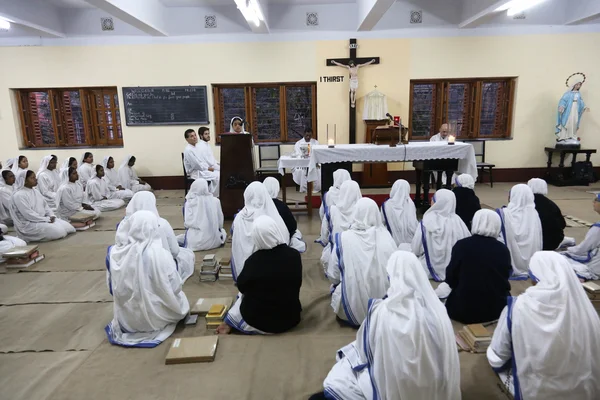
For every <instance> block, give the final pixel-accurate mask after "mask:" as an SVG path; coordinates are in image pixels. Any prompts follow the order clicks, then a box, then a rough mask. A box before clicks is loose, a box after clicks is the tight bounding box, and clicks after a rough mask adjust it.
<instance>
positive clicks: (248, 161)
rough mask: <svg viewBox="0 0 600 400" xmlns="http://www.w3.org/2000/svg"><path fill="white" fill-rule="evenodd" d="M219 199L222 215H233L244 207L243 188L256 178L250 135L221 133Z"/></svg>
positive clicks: (228, 216) (226, 216) (227, 216)
mask: <svg viewBox="0 0 600 400" xmlns="http://www.w3.org/2000/svg"><path fill="white" fill-rule="evenodd" d="M220 136H221V183H220V185H221V186H220V188H219V189H220V199H221V208H223V216H224V217H225V218H233V216H234V215H235V214H236V213H237V212H238V211H239V210H240V209H242V208H243V207H244V190H245V189H246V187H247V186H248V185H249V184H250V183H252V182H253V181H254V180H256V171H255V164H254V151H253V143H252V135H247V134H240V133H222V134H221V135H220Z"/></svg>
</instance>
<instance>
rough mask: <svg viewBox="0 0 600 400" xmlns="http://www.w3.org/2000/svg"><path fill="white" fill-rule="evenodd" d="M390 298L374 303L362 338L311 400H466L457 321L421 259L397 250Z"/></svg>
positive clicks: (346, 349)
mask: <svg viewBox="0 0 600 400" xmlns="http://www.w3.org/2000/svg"><path fill="white" fill-rule="evenodd" d="M386 270H387V275H388V276H389V279H390V284H389V289H388V290H387V296H386V297H385V298H384V299H383V300H379V299H372V300H370V301H369V311H368V315H367V318H366V320H365V322H364V323H363V324H362V326H361V327H360V329H359V331H358V333H357V334H356V340H355V341H354V342H352V343H350V344H349V345H347V346H345V347H343V348H342V349H340V350H339V351H338V352H337V357H336V358H337V364H335V365H334V367H333V368H332V370H331V371H330V372H329V375H327V378H326V379H325V381H324V382H323V386H324V388H325V392H324V393H320V394H317V395H314V396H313V397H311V400H313V399H314V400H318V399H344V400H365V399H381V400H398V399H402V400H404V399H407V400H460V398H461V393H460V365H459V360H458V352H457V351H456V342H455V338H454V331H453V329H452V323H451V322H450V319H449V318H448V315H447V313H446V310H445V308H444V305H443V304H442V303H441V302H440V301H439V299H438V298H437V296H436V295H435V293H434V291H433V288H432V287H431V285H430V284H429V282H428V281H427V276H426V275H425V272H424V271H423V267H422V266H421V264H420V262H419V260H418V259H417V258H416V257H415V256H414V254H411V253H409V252H405V251H396V252H395V253H394V254H392V256H391V257H390V260H389V261H388V263H387V267H386Z"/></svg>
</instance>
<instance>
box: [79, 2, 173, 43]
mask: <svg viewBox="0 0 600 400" xmlns="http://www.w3.org/2000/svg"><path fill="white" fill-rule="evenodd" d="M85 1H86V2H87V3H89V4H91V5H93V6H95V7H97V8H99V9H100V10H102V11H104V12H107V13H109V14H110V15H112V16H113V17H115V18H118V19H120V20H121V21H123V22H126V23H128V24H129V25H131V26H133V27H135V28H137V29H139V30H141V31H142V32H146V33H147V34H149V35H152V36H169V35H168V33H167V31H166V29H165V25H166V24H165V21H164V16H165V14H166V12H167V10H166V7H165V6H163V5H162V3H161V2H160V1H159V0H85Z"/></svg>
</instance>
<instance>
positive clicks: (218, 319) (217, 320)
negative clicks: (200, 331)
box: [206, 304, 229, 329]
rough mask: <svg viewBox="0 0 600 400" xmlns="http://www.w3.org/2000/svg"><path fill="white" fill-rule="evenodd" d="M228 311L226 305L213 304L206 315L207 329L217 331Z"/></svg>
mask: <svg viewBox="0 0 600 400" xmlns="http://www.w3.org/2000/svg"><path fill="white" fill-rule="evenodd" d="M228 309H229V307H228V306H226V305H225V304H213V305H212V307H210V310H208V314H206V329H217V328H218V327H219V325H221V324H222V323H223V320H224V319H225V315H227V310H228Z"/></svg>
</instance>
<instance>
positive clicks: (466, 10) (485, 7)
mask: <svg viewBox="0 0 600 400" xmlns="http://www.w3.org/2000/svg"><path fill="white" fill-rule="evenodd" d="M510 1H511V0H464V1H463V15H462V22H461V23H460V24H458V27H459V28H460V29H464V28H476V27H478V26H479V25H481V24H483V23H484V22H485V21H487V20H489V19H491V18H492V17H493V16H494V14H495V13H496V10H497V9H498V8H499V7H502V6H505V5H506V4H507V3H509V2H510Z"/></svg>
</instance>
